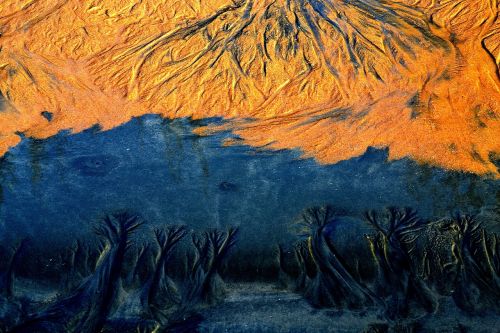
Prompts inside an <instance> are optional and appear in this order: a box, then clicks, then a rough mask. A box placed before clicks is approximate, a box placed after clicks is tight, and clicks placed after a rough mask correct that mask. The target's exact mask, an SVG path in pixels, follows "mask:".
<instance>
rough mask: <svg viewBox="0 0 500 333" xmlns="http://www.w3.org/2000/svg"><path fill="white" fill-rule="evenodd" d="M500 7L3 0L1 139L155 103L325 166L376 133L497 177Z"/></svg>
mask: <svg viewBox="0 0 500 333" xmlns="http://www.w3.org/2000/svg"><path fill="white" fill-rule="evenodd" d="M498 13H499V5H498V2H497V1H496V0H462V1H451V0H449V1H448V0H447V1H440V0H433V1H431V0H421V1H414V0H412V1H410V0H402V1H389V0H350V1H337V0H274V1H271V0H260V1H257V0H233V1H229V0H228V1H225V0H186V1H166V0H161V1H153V0H130V1H128V2H127V1H117V0H106V1H96V0H86V1H79V0H57V1H49V0H29V1H20V0H5V1H2V3H1V4H0V29H1V31H0V33H1V35H0V47H1V51H0V92H1V95H0V108H1V111H0V152H1V153H5V152H6V151H7V150H8V149H9V147H12V146H14V145H15V144H16V143H18V142H19V140H20V135H19V134H20V133H23V134H24V135H28V136H33V137H37V138H45V137H48V136H51V135H54V134H56V133H58V132H59V131H61V130H66V129H71V130H72V131H74V132H78V131H81V130H84V129H86V128H89V127H92V126H93V125H95V124H99V125H100V126H101V128H103V129H109V128H112V127H114V126H117V125H120V124H122V123H124V122H126V121H128V120H129V119H130V118H131V117H133V116H140V115H143V114H146V113H158V114H162V115H164V116H165V117H169V118H176V117H193V118H195V119H199V118H205V117H213V116H217V117H223V118H225V119H228V120H230V121H229V122H228V125H227V126H226V127H225V128H227V127H229V128H230V129H232V130H233V131H234V132H235V133H236V134H238V135H239V136H240V137H241V138H243V139H244V140H245V142H246V143H247V144H251V145H254V146H265V147H268V148H276V149H282V148H299V149H301V150H302V151H303V152H304V155H305V156H312V157H315V158H316V159H317V160H318V161H320V162H324V163H335V162H338V161H341V160H345V159H349V158H351V157H354V156H359V155H361V154H362V153H363V152H364V151H365V150H366V149H367V147H368V146H376V147H389V148H390V157H391V158H393V159H395V158H403V157H411V158H413V159H415V160H417V161H419V162H424V163H430V164H433V165H438V166H441V167H445V168H449V169H454V170H465V171H470V172H475V173H478V174H492V175H496V176H498V170H497V168H496V166H495V164H494V162H495V161H494V160H493V159H494V158H493V157H494V156H498V153H499V152H500V141H499V140H498V136H499V134H500V125H499V121H498V117H500V107H499V105H498V104H499V103H498V102H499V100H500V74H499V66H500V33H499V32H500V19H499V18H498ZM47 114H50V115H51V116H50V119H49V118H48V117H47V116H46V115H47ZM218 129H219V128H203V129H200V133H210V132H211V131H214V130H218Z"/></svg>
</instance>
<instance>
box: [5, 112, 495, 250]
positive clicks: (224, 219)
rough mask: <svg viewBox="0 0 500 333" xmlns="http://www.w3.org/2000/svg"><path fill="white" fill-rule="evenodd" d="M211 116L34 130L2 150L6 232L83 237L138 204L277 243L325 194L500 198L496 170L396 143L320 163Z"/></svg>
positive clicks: (435, 207) (435, 209) (363, 201)
mask: <svg viewBox="0 0 500 333" xmlns="http://www.w3.org/2000/svg"><path fill="white" fill-rule="evenodd" d="M209 121H215V122H217V121H218V120H207V121H201V122H200V121H196V122H195V121H191V120H189V119H179V120H174V121H171V120H166V119H163V118H161V117H159V116H156V115H148V116H144V117H141V118H137V119H133V120H132V121H130V122H128V123H126V124H124V125H122V126H120V127H117V128H115V129H112V130H109V131H99V130H98V129H96V128H94V129H91V130H87V131H85V132H82V133H78V134H73V135H72V134H69V133H61V134H59V135H57V136H55V137H52V138H49V139H47V140H32V139H29V138H25V139H23V141H22V143H21V144H19V145H18V146H16V147H14V148H12V149H11V151H10V152H9V153H8V154H7V155H5V157H4V158H3V159H2V160H1V162H0V185H1V186H0V232H1V236H0V237H1V239H2V240H3V241H8V240H12V239H14V238H18V237H20V236H24V235H31V236H34V238H35V240H39V241H42V242H47V244H51V243H52V242H56V241H63V242H64V241H66V240H73V239H74V238H75V237H79V236H81V234H82V233H86V232H88V231H89V230H90V226H91V225H92V223H93V222H94V221H95V220H96V219H98V218H100V217H101V216H102V215H103V214H105V213H109V212H113V211H116V210H122V209H128V210H132V211H135V212H139V213H140V214H141V215H142V217H143V218H144V219H145V220H146V221H148V222H149V223H152V224H158V223H182V224H187V225H190V226H193V227H195V226H203V227H205V226H223V225H240V226H241V228H242V235H243V237H242V241H243V244H244V243H247V242H254V241H255V240H257V239H261V240H263V241H265V242H266V243H268V244H270V243H274V242H277V241H279V240H280V239H283V238H284V237H287V233H288V232H289V230H290V228H289V225H290V222H291V221H293V219H294V218H295V217H297V215H299V214H300V212H301V211H302V210H303V209H304V208H307V207H310V206H313V205H320V204H324V203H330V204H333V205H334V206H336V207H342V208H343V209H347V210H349V211H352V212H355V213H356V212H363V211H365V210H367V209H382V208H383V207H386V206H411V207H414V208H417V209H418V211H419V213H420V215H422V216H424V217H432V216H442V215H446V214H449V213H450V212H453V211H456V210H457V209H460V210H462V211H467V212H470V211H473V210H478V209H480V208H481V207H485V206H494V205H497V204H498V202H497V200H498V193H497V191H498V185H499V182H498V181H495V180H492V179H485V178H481V177H478V176H475V175H471V174H465V173H460V172H447V171H444V170H442V169H439V168H433V167H428V166H419V165H417V164H416V163H415V162H412V161H411V160H408V159H403V160H399V161H391V162H388V161H387V151H386V150H376V149H368V151H367V152H366V153H365V154H364V155H363V156H361V157H358V158H353V159H351V160H348V161H344V162H340V163H337V164H335V165H319V164H317V163H316V162H315V161H314V160H312V159H301V158H300V153H299V152H297V151H268V150H261V149H255V148H251V147H248V146H245V145H241V146H229V147H223V146H222V144H221V142H222V140H223V139H224V138H227V137H231V136H232V134H231V133H229V132H224V133H220V134H217V135H214V136H206V137H200V136H196V135H193V134H192V128H193V127H194V126H198V125H200V124H206V123H207V122H209ZM247 244H249V243H247Z"/></svg>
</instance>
